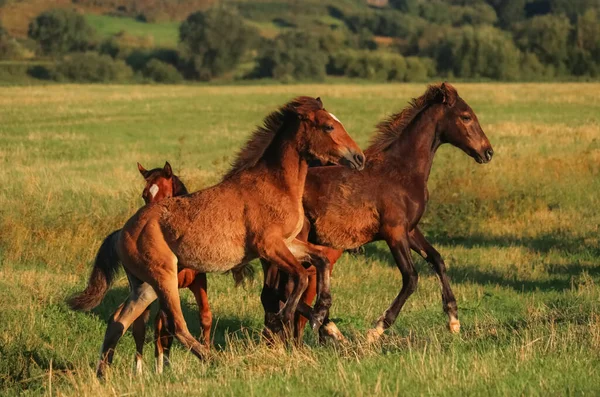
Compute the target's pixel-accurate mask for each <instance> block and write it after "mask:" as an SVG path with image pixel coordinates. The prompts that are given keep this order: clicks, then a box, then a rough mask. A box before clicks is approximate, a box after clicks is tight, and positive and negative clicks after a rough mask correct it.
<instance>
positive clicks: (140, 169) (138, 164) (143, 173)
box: [137, 163, 148, 178]
mask: <svg viewBox="0 0 600 397" xmlns="http://www.w3.org/2000/svg"><path fill="white" fill-rule="evenodd" d="M137 166H138V171H139V172H140V174H142V176H143V177H144V178H146V174H147V173H148V170H146V169H145V168H144V166H143V165H141V164H140V163H137Z"/></svg>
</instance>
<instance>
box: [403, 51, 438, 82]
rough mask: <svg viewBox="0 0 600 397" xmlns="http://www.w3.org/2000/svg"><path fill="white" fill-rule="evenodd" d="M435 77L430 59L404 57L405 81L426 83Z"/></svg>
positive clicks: (433, 64)
mask: <svg viewBox="0 0 600 397" xmlns="http://www.w3.org/2000/svg"><path fill="white" fill-rule="evenodd" d="M435 75H436V70H435V62H434V61H433V59H431V58H419V57H406V76H405V78H404V80H405V81H426V80H427V78H429V77H433V76H435Z"/></svg>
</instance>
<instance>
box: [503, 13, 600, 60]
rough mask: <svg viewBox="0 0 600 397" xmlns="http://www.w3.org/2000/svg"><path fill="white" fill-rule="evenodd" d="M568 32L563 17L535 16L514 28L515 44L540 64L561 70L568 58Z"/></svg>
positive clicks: (567, 22) (569, 26)
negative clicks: (534, 57)
mask: <svg viewBox="0 0 600 397" xmlns="http://www.w3.org/2000/svg"><path fill="white" fill-rule="evenodd" d="M595 23H596V24H597V23H598V22H597V21H596V22H595ZM570 32H571V23H570V22H569V19H568V18H567V17H566V16H564V15H559V16H556V15H543V16H535V17H533V18H531V19H529V20H527V21H525V22H522V23H520V24H518V25H517V26H516V28H515V42H516V44H517V45H518V46H519V48H520V49H521V50H522V51H523V52H531V53H533V54H535V55H536V56H537V57H538V59H539V60H540V61H541V62H542V63H544V64H547V65H554V67H555V68H557V69H562V68H563V67H564V64H565V62H566V61H567V58H568V45H569V43H568V40H569V34H570Z"/></svg>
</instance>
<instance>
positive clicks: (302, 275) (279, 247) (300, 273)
mask: <svg viewBox="0 0 600 397" xmlns="http://www.w3.org/2000/svg"><path fill="white" fill-rule="evenodd" d="M257 248H258V251H259V254H260V257H261V258H262V259H264V260H266V261H268V262H270V263H271V264H272V265H273V266H276V267H277V268H278V269H279V270H281V271H284V272H287V273H288V274H289V275H290V277H292V278H294V282H295V284H294V289H293V291H292V292H291V294H290V295H289V297H288V298H287V300H286V303H285V304H284V305H283V307H282V308H281V310H280V311H279V312H278V313H277V315H276V316H275V317H274V318H273V320H272V321H271V323H270V324H267V326H268V327H269V328H270V329H271V330H273V331H275V332H278V331H279V325H278V324H276V322H277V321H281V322H283V324H285V325H286V326H287V328H288V331H289V330H291V328H290V327H291V326H292V325H293V318H294V313H295V311H296V308H297V306H298V303H299V302H300V298H301V297H302V294H303V293H304V291H305V290H306V287H307V285H308V271H307V270H306V269H305V268H304V267H303V266H302V264H301V263H300V262H299V260H298V259H297V258H296V256H295V254H294V253H292V251H291V250H290V247H288V246H287V245H286V243H285V242H284V241H283V240H281V239H279V238H271V239H266V240H263V241H261V242H260V243H259V244H257Z"/></svg>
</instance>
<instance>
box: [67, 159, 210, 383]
mask: <svg viewBox="0 0 600 397" xmlns="http://www.w3.org/2000/svg"><path fill="white" fill-rule="evenodd" d="M137 166H138V170H139V172H140V174H141V175H142V176H143V177H144V180H145V181H146V185H145V187H144V190H143V192H142V198H143V199H144V202H145V203H146V204H148V203H154V202H158V201H161V200H164V199H166V198H170V197H177V196H182V195H184V194H188V191H187V188H186V187H185V185H184V184H183V182H182V181H181V179H179V177H178V176H177V175H175V174H173V170H172V168H171V164H169V162H168V161H167V162H166V163H165V165H164V167H163V168H154V169H152V170H146V169H145V168H144V167H143V166H142V165H141V164H140V163H138V164H137ZM120 232H121V230H120V229H119V230H115V231H114V232H112V233H111V234H109V235H108V236H107V237H106V238H105V239H104V241H103V242H102V245H101V246H100V249H99V250H98V253H97V254H96V260H95V261H94V267H93V269H92V274H91V275H90V278H89V281H88V285H87V287H86V288H85V290H84V291H82V292H80V293H78V294H76V295H74V296H72V297H70V298H69V299H68V300H67V303H68V304H69V306H70V307H71V309H73V310H81V311H89V310H92V309H93V308H95V307H96V306H98V305H99V304H100V302H101V301H102V299H103V298H104V296H105V295H106V292H108V288H109V287H110V285H111V284H112V281H113V280H114V277H115V275H116V273H117V271H118V270H119V268H120V266H121V262H120V261H119V258H118V254H117V251H116V247H117V245H116V243H117V240H118V236H119V233H120ZM182 273H183V274H182ZM179 277H180V279H182V280H184V281H185V280H187V279H189V275H187V274H186V271H185V270H183V271H182V272H180V276H179ZM204 279H205V280H206V277H205V278H204ZM185 287H188V288H190V289H191V290H192V292H194V296H195V297H196V301H197V302H198V307H199V308H200V313H201V315H200V317H201V319H202V318H203V317H204V316H205V315H204V312H205V311H206V310H209V313H210V309H208V306H207V305H205V304H204V303H205V302H206V282H205V283H204V284H202V283H201V282H196V283H185V282H180V288H185ZM206 303H208V302H206ZM149 314H150V310H149V309H147V310H146V311H145V312H144V313H143V314H142V315H141V316H139V317H138V318H137V319H136V320H135V321H134V323H133V326H132V333H133V338H134V340H135V345H136V351H137V352H136V357H135V365H136V369H137V371H138V372H140V371H141V366H142V356H143V349H144V342H145V339H146V323H147V322H148V317H149ZM209 332H210V327H209Z"/></svg>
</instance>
